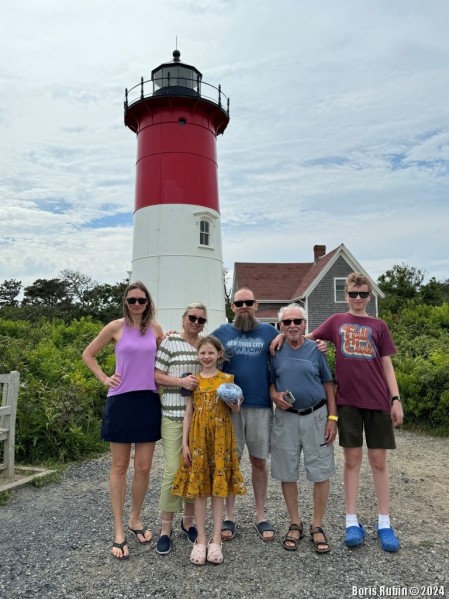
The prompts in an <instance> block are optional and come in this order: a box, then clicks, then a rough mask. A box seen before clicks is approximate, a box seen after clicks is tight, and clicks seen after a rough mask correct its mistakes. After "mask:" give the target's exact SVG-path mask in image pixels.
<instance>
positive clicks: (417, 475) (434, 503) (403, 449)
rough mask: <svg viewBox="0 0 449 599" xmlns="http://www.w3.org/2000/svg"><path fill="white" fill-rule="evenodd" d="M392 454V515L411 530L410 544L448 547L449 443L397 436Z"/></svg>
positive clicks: (413, 436) (441, 440) (448, 441)
mask: <svg viewBox="0 0 449 599" xmlns="http://www.w3.org/2000/svg"><path fill="white" fill-rule="evenodd" d="M396 442H397V450H396V451H392V452H390V459H389V468H390V478H391V497H392V513H393V516H394V519H396V520H397V519H400V520H401V522H402V523H403V526H404V527H407V528H408V529H409V528H412V529H413V534H412V538H410V539H409V542H410V543H412V544H416V545H418V546H419V545H426V544H428V545H429V546H433V545H438V544H440V543H441V545H443V544H444V545H446V544H447V540H446V539H447V535H448V533H449V476H448V475H449V439H447V438H445V439H443V438H435V437H428V436H422V435H416V434H413V433H408V432H405V431H398V432H397V434H396Z"/></svg>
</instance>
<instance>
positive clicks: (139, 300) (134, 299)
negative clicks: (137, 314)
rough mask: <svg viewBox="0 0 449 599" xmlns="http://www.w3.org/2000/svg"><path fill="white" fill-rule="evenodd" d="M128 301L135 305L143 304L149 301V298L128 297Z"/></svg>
mask: <svg viewBox="0 0 449 599" xmlns="http://www.w3.org/2000/svg"><path fill="white" fill-rule="evenodd" d="M126 301H127V303H128V304H131V306H133V305H134V304H135V303H137V304H140V305H141V306H143V305H144V304H146V303H147V301H148V298H146V297H127V298H126Z"/></svg>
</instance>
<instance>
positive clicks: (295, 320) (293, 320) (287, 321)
mask: <svg viewBox="0 0 449 599" xmlns="http://www.w3.org/2000/svg"><path fill="white" fill-rule="evenodd" d="M303 322H304V318H285V319H284V320H283V321H282V324H283V325H284V326H286V327H288V326H290V325H291V324H292V323H293V324H302V323H303Z"/></svg>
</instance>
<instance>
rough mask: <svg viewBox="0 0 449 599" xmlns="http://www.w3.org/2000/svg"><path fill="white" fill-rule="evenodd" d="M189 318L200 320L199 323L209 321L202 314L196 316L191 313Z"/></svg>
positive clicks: (193, 320)
mask: <svg viewBox="0 0 449 599" xmlns="http://www.w3.org/2000/svg"><path fill="white" fill-rule="evenodd" d="M187 318H188V319H189V320H190V322H196V321H198V324H206V322H207V318H203V317H202V316H194V315H193V314H189V315H188V316H187Z"/></svg>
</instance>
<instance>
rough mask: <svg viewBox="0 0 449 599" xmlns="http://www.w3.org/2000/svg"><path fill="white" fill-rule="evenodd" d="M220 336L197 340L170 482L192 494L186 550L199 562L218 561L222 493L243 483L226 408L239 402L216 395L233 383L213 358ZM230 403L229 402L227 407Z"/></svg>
mask: <svg viewBox="0 0 449 599" xmlns="http://www.w3.org/2000/svg"><path fill="white" fill-rule="evenodd" d="M223 356H224V351H223V347H222V345H221V343H220V341H219V340H218V339H217V338H216V337H213V336H212V335H210V336H208V337H203V339H201V341H200V343H199V346H198V359H199V362H200V364H201V367H202V371H201V372H200V374H199V375H197V377H198V380H199V383H198V386H197V388H196V389H195V390H194V392H193V396H191V397H186V412H185V416H184V422H183V440H182V447H183V448H182V453H183V455H182V457H181V462H180V465H179V468H178V472H177V473H176V477H175V480H174V483H173V494H174V495H179V496H180V497H189V498H193V497H194V498H195V518H196V526H197V529H198V537H197V540H196V542H195V544H194V546H193V549H192V552H191V554H190V561H191V562H192V563H193V564H196V565H198V566H202V565H203V564H205V563H206V560H207V561H208V562H210V563H213V564H221V563H222V562H223V553H222V550H221V524H222V519H223V508H224V498H225V497H227V496H228V495H243V494H244V493H246V489H245V486H244V483H243V476H242V473H241V471H240V466H239V460H238V456H237V448H236V443H235V436H234V428H233V426H232V421H231V416H230V410H232V412H238V411H239V410H240V406H239V404H238V403H230V404H228V403H225V402H224V401H222V400H220V399H218V397H217V389H218V387H219V386H220V385H221V384H222V383H232V381H233V380H234V377H233V375H231V374H225V373H224V372H220V371H219V370H218V368H217V362H218V360H220V359H223ZM228 406H229V407H228ZM208 497H212V514H213V523H214V530H213V536H212V538H211V539H210V541H209V543H207V537H206V509H207V499H208Z"/></svg>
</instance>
